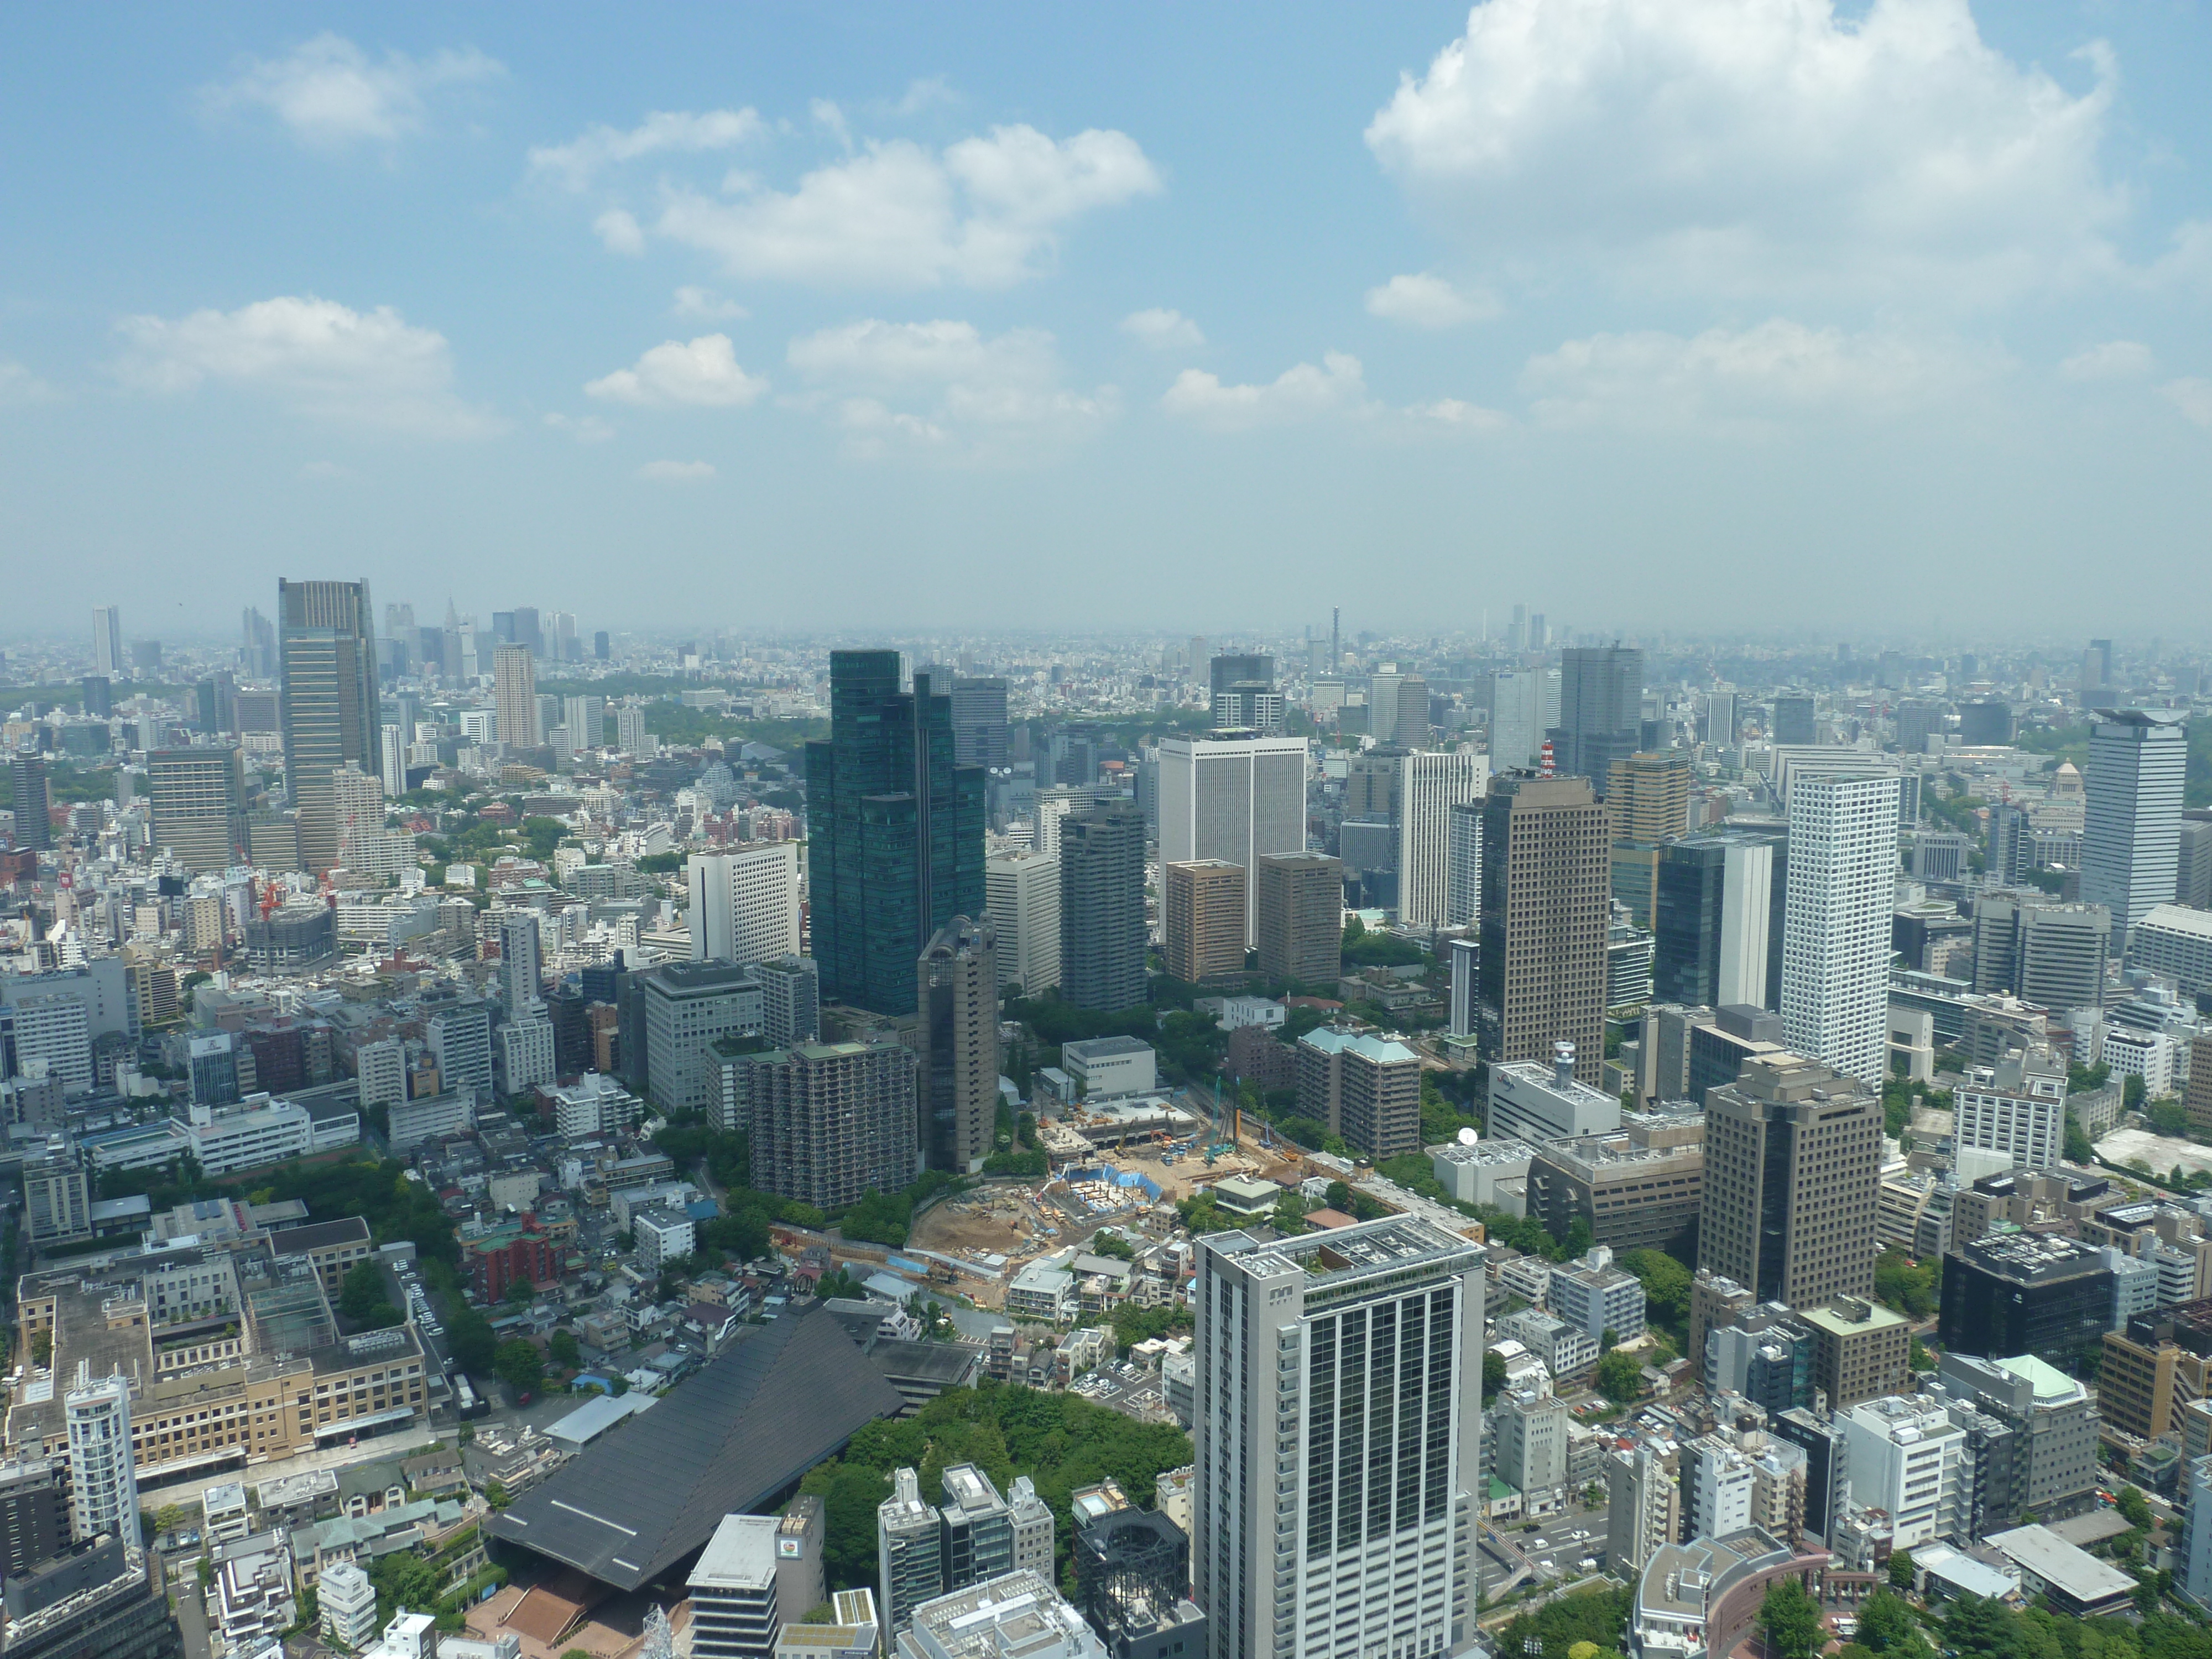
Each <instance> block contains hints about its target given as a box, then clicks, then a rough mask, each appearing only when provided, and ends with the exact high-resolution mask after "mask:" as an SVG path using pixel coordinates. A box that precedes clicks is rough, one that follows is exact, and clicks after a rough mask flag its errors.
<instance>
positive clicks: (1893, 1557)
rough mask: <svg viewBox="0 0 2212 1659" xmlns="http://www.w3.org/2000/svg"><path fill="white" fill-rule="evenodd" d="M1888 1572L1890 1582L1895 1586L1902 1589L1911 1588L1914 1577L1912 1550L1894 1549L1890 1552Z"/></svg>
mask: <svg viewBox="0 0 2212 1659" xmlns="http://www.w3.org/2000/svg"><path fill="white" fill-rule="evenodd" d="M1888 1572H1889V1582H1890V1583H1891V1584H1892V1585H1893V1587H1894V1588H1896V1589H1901V1590H1909V1589H1911V1588H1912V1580H1913V1577H1914V1568H1913V1565H1912V1552H1911V1550H1892V1551H1891V1552H1890V1553H1889V1566H1888Z"/></svg>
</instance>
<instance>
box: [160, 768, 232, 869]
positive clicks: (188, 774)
mask: <svg viewBox="0 0 2212 1659" xmlns="http://www.w3.org/2000/svg"><path fill="white" fill-rule="evenodd" d="M146 772H147V784H146V793H147V799H148V804H149V807H150V809H151V811H152V812H153V816H154V846H155V849H156V850H160V849H163V848H166V849H167V851H168V852H169V853H170V854H173V856H174V857H175V859H176V860H177V862H178V863H179V864H181V865H182V866H184V867H185V869H187V870H190V871H192V872H195V873H197V872H199V871H203V870H224V869H228V868H229V866H232V865H234V864H240V863H243V862H244V861H245V859H246V807H245V797H244V790H243V787H242V786H241V784H240V779H239V770H238V750H235V749H231V748H217V747H215V746H212V745H210V746H209V747H207V748H204V749H156V750H154V752H153V753H152V754H150V755H149V756H147V757H146Z"/></svg>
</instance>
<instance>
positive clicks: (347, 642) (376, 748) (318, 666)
mask: <svg viewBox="0 0 2212 1659" xmlns="http://www.w3.org/2000/svg"><path fill="white" fill-rule="evenodd" d="M369 617H370V607H369V600H368V583H367V582H365V581H361V582H321V581H314V582H295V581H283V580H280V581H278V582H277V584H276V619H277V621H276V625H277V630H278V631H277V645H278V661H277V678H278V702H277V717H278V722H279V724H280V726H282V728H283V739H284V782H285V787H287V788H288V789H289V791H290V792H291V796H292V804H293V805H295V807H297V808H298V809H299V813H300V857H301V862H303V863H304V864H305V865H306V866H307V868H308V869H310V870H314V871H322V870H327V869H329V868H330V867H331V866H332V865H333V864H336V863H337V859H338V823H337V809H336V804H335V801H334V799H333V798H332V795H331V774H332V773H333V772H335V771H336V770H337V769H338V768H339V767H341V766H343V765H344V764H345V763H347V762H348V761H351V762H352V763H354V764H355V765H356V766H358V767H360V768H361V769H362V770H363V771H365V772H374V771H375V770H376V769H377V767H378V765H379V763H380V760H381V758H382V757H381V754H380V750H381V748H382V745H381V744H380V742H379V741H378V732H377V701H376V635H375V629H374V626H373V625H372V623H370V620H369ZM405 783H406V780H404V778H403V779H401V780H400V786H401V787H403V788H404V787H405Z"/></svg>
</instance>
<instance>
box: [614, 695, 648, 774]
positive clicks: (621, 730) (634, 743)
mask: <svg viewBox="0 0 2212 1659" xmlns="http://www.w3.org/2000/svg"><path fill="white" fill-rule="evenodd" d="M615 747H616V748H617V749H619V750H622V751H623V754H625V755H628V756H629V757H630V758H631V759H632V760H651V759H652V758H653V756H654V755H655V754H656V753H657V752H659V744H657V743H655V742H654V741H653V738H651V737H650V736H648V735H647V732H646V729H645V708H644V705H643V704H641V703H634V702H633V703H624V704H623V706H622V707H621V708H617V709H616V710H615Z"/></svg>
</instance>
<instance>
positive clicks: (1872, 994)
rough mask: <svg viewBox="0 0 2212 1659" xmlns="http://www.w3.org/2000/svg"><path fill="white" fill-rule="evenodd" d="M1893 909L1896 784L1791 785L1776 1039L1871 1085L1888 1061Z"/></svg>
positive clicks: (1863, 776) (1842, 777) (1818, 779)
mask: <svg viewBox="0 0 2212 1659" xmlns="http://www.w3.org/2000/svg"><path fill="white" fill-rule="evenodd" d="M1896 902H1897V780H1896V778H1895V777H1894V776H1893V775H1889V774H1887V773H1871V772H1866V773H1841V772H1838V773H1829V774H1814V775H1809V776H1806V777H1802V778H1800V779H1798V780H1797V781H1796V784H1795V786H1794V787H1792V788H1791V790H1790V882H1789V896H1788V898H1787V900H1786V902H1785V908H1784V919H1783V929H1782V1031H1783V1038H1784V1041H1785V1042H1788V1043H1789V1045H1790V1047H1791V1048H1794V1049H1796V1051H1797V1052H1798V1053H1799V1054H1802V1055H1804V1056H1805V1057H1806V1058H1807V1059H1808V1060H1818V1061H1820V1064H1822V1065H1823V1066H1832V1067H1833V1068H1834V1069H1835V1070H1837V1071H1838V1072H1841V1073H1844V1074H1846V1075H1848V1076H1850V1077H1856V1078H1861V1079H1865V1080H1866V1081H1867V1082H1869V1083H1879V1082H1880V1081H1881V1078H1882V1074H1883V1073H1884V1071H1885V1070H1886V1068H1887V1061H1888V1053H1889V957H1890V940H1889V936H1890V919H1891V917H1892V915H1893V914H1894V912H1895V908H1896Z"/></svg>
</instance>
